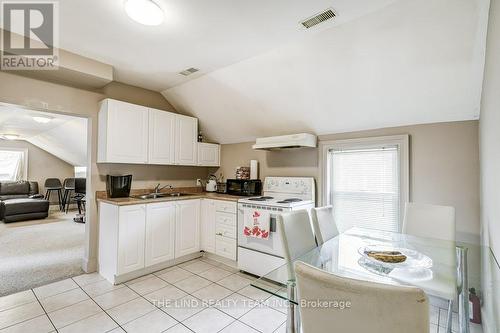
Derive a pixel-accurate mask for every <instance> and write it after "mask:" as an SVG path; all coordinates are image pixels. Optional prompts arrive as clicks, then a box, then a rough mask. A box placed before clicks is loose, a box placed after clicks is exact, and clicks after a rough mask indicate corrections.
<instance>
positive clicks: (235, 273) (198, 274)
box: [153, 259, 286, 333]
mask: <svg viewBox="0 0 500 333" xmlns="http://www.w3.org/2000/svg"><path fill="white" fill-rule="evenodd" d="M193 260H199V261H202V262H204V263H206V264H208V265H211V266H213V267H210V268H208V269H206V270H204V271H202V272H199V273H194V272H192V271H190V270H187V269H185V268H183V267H179V266H177V267H178V268H180V269H183V270H185V271H187V272H190V273H191V274H193V275H196V276H198V277H201V278H203V279H205V280H207V281H210V282H211V284H209V285H208V286H210V285H212V284H215V285H217V286H219V287H222V288H225V289H227V290H229V291H231V292H232V293H231V294H229V295H228V296H226V297H224V298H222V299H221V300H223V299H225V298H227V297H229V296H231V295H233V294H238V295H240V296H243V297H246V298H248V299H251V300H252V301H254V302H256V303H257V305H255V306H254V307H252V308H251V309H250V310H248V311H247V312H246V313H245V314H243V315H242V316H240V318H241V317H243V316H244V315H246V314H247V313H248V312H250V311H252V310H253V309H255V308H256V307H257V306H258V305H263V306H265V307H267V308H269V309H272V310H274V311H277V312H280V313H282V312H281V311H279V310H276V309H274V308H272V307H270V306H267V305H266V304H264V302H265V301H267V300H268V299H269V298H271V297H272V295H271V296H269V297H268V298H266V299H264V300H255V299H252V298H250V297H247V296H245V295H242V294H240V293H238V291H240V290H242V289H244V288H246V287H249V286H251V284H248V285H246V286H244V287H241V288H239V289H237V290H232V289H229V288H227V287H225V286H223V285H221V284H218V283H217V282H218V281H220V280H223V279H225V278H228V277H230V276H233V275H238V276H239V277H241V278H244V279H247V280H250V279H248V278H246V277H243V276H241V275H239V274H238V273H240V272H241V271H238V272H231V271H228V270H225V269H223V268H220V269H222V270H225V271H226V272H229V273H231V274H229V275H227V276H225V277H223V278H221V279H219V280H217V281H211V280H208V279H207V278H205V277H203V276H202V275H200V274H201V273H204V272H206V271H208V270H210V269H213V268H219V266H215V265H212V264H210V263H207V262H205V261H203V260H201V259H193ZM153 275H154V273H153ZM155 276H156V275H155ZM156 277H158V278H159V279H161V280H163V279H162V278H161V277H159V276H156ZM188 278H189V277H187V278H185V279H181V280H179V281H176V282H175V283H177V282H180V281H183V280H186V279H188ZM163 281H165V280H163ZM165 282H167V281H165ZM167 283H169V282H167ZM172 285H173V284H172ZM173 286H174V287H176V288H178V289H180V290H182V291H184V292H186V293H187V294H188V295H189V296H192V297H194V298H196V299H199V298H198V297H196V296H195V295H193V294H192V293H189V292H187V291H185V290H183V289H181V288H179V287H177V286H175V285H173ZM208 286H205V287H202V288H200V289H197V290H195V291H193V292H196V291H199V290H201V289H203V288H206V287H208ZM201 301H202V302H204V301H203V300H201ZM204 303H205V302H204ZM209 308H213V309H214V310H217V311H219V312H221V313H223V314H224V315H226V316H228V317H230V318H232V319H234V320H233V321H231V322H230V323H229V324H228V325H226V326H224V327H223V328H222V329H220V330H219V331H217V332H221V331H222V330H224V329H225V328H227V327H228V326H230V325H232V324H233V323H235V322H236V321H237V322H240V323H241V324H243V325H245V326H247V327H250V328H251V329H254V330H256V331H257V332H260V333H262V331H260V330H258V329H256V328H254V327H252V326H250V325H248V324H246V323H244V322H242V321H240V319H239V318H235V317H233V316H231V315H230V314H227V313H225V312H224V311H222V310H219V309H218V308H216V307H214V306H211V305H209V306H208V307H207V309H209ZM204 310H206V309H203V310H201V311H204ZM201 311H199V312H197V313H195V314H193V315H191V316H189V317H187V318H185V319H184V320H183V321H182V322H180V323H181V324H182V323H183V322H184V321H186V320H188V319H189V318H191V317H193V316H195V315H197V314H198V313H200V312H201ZM174 319H175V318H174ZM285 322H286V320H285ZM282 325H283V323H281V324H280V325H279V326H278V327H277V328H276V330H274V331H273V332H275V331H277V330H278V329H279V328H280V327H281V326H282ZM184 326H185V325H184ZM188 329H189V327H188Z"/></svg>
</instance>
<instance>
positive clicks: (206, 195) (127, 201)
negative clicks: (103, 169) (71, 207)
mask: <svg viewBox="0 0 500 333" xmlns="http://www.w3.org/2000/svg"><path fill="white" fill-rule="evenodd" d="M241 198H242V197H240V196H237V195H230V194H224V193H210V192H201V193H189V195H184V196H180V197H162V198H157V199H138V198H132V197H128V198H103V197H101V198H99V197H98V198H97V201H98V202H105V203H108V204H112V205H117V206H127V205H139V204H147V203H154V202H168V201H179V200H192V199H214V200H224V201H232V202H237V201H238V200H239V199H241Z"/></svg>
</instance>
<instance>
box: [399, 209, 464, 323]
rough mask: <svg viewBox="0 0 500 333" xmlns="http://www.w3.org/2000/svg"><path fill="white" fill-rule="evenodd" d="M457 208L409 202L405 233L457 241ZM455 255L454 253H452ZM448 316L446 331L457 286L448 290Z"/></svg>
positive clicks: (405, 219) (406, 212) (450, 318)
mask: <svg viewBox="0 0 500 333" xmlns="http://www.w3.org/2000/svg"><path fill="white" fill-rule="evenodd" d="M455 229H456V227H455V208H454V207H451V206H439V205H430V204H422V203H414V202H407V203H406V207H405V215H404V220H403V233H404V234H408V235H413V236H417V237H426V238H436V239H441V240H446V241H455ZM450 255H451V256H455V254H454V253H450ZM448 294H449V296H448V297H447V298H448V317H447V323H446V332H451V320H452V308H453V298H454V295H456V288H454V287H450V288H449V291H448Z"/></svg>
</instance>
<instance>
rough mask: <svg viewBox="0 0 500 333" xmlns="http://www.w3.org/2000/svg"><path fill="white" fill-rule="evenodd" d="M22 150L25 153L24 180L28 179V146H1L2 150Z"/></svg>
mask: <svg viewBox="0 0 500 333" xmlns="http://www.w3.org/2000/svg"><path fill="white" fill-rule="evenodd" d="M2 150H3V151H20V152H22V153H23V154H24V161H23V163H24V165H23V180H28V148H12V147H2V146H0V151H2Z"/></svg>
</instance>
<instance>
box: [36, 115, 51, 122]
mask: <svg viewBox="0 0 500 333" xmlns="http://www.w3.org/2000/svg"><path fill="white" fill-rule="evenodd" d="M33 120H34V121H36V122H37V123H40V124H47V123H48V122H50V121H51V120H52V118H51V117H43V116H33Z"/></svg>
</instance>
